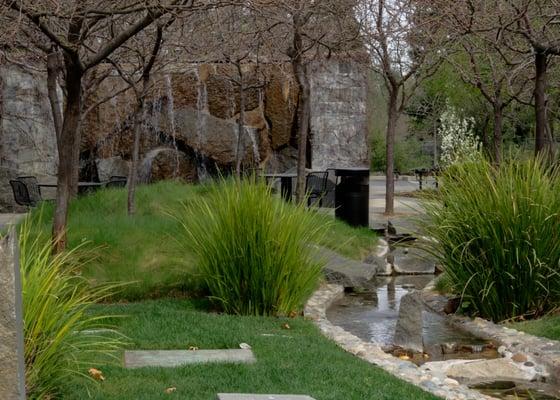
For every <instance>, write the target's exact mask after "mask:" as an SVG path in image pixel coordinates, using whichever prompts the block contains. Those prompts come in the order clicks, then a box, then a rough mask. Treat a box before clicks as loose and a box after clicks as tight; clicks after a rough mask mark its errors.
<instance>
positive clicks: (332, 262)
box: [315, 247, 377, 288]
mask: <svg viewBox="0 0 560 400" xmlns="http://www.w3.org/2000/svg"><path fill="white" fill-rule="evenodd" d="M315 257H316V258H317V259H318V260H321V261H323V262H325V267H324V270H323V271H324V273H325V277H326V279H327V282H329V283H336V284H339V285H342V286H344V287H345V288H367V287H369V286H371V285H370V281H371V280H372V279H373V278H374V277H375V274H376V272H377V266H376V265H375V264H366V263H363V262H360V261H355V260H351V259H348V258H345V257H342V256H341V255H339V254H338V253H336V252H334V251H332V250H329V249H326V248H324V247H317V251H316V252H315Z"/></svg>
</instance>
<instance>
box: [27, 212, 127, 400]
mask: <svg viewBox="0 0 560 400" xmlns="http://www.w3.org/2000/svg"><path fill="white" fill-rule="evenodd" d="M31 231H32V226H31V223H30V221H29V220H26V221H25V222H23V224H22V225H21V227H20V230H19V243H20V253H21V255H20V266H21V275H22V287H23V310H24V325H25V326H24V332H25V364H26V371H25V372H26V373H25V375H26V376H25V379H26V386H27V392H28V393H27V395H28V397H29V398H31V399H45V398H51V397H50V396H52V397H56V396H57V395H58V394H59V392H60V390H61V388H62V387H63V386H64V385H65V384H66V383H67V381H68V379H69V378H72V377H76V376H83V375H85V374H86V373H87V369H88V368H91V367H92V365H91V364H90V362H91V360H92V359H93V358H97V357H99V356H100V355H111V354H112V353H113V352H114V351H115V350H116V349H117V348H119V347H120V346H121V345H122V344H123V342H122V337H120V336H119V335H117V334H116V332H114V331H111V330H110V329H109V330H107V328H108V326H107V325H106V323H105V322H106V320H107V318H108V317H107V316H105V315H96V316H93V315H90V314H88V310H89V309H90V307H91V305H92V304H94V303H96V302H99V301H101V300H103V299H104V298H105V297H106V296H107V295H108V294H109V293H110V291H111V290H113V289H114V287H109V286H105V287H100V288H95V290H89V289H88V286H87V285H86V284H85V281H84V280H83V279H82V278H80V277H79V276H78V275H76V272H77V268H78V267H79V265H78V264H77V261H76V260H77V250H73V251H70V252H67V253H61V254H57V255H52V254H51V253H52V246H51V243H50V240H49V239H48V237H44V236H41V235H32V234H31ZM96 329H105V331H104V332H105V333H95V332H93V333H92V332H89V333H86V332H85V331H88V330H90V331H91V330H96Z"/></svg>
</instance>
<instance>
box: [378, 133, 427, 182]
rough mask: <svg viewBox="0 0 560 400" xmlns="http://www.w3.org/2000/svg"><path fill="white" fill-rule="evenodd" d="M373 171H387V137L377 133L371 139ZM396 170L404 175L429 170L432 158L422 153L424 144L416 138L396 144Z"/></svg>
mask: <svg viewBox="0 0 560 400" xmlns="http://www.w3.org/2000/svg"><path fill="white" fill-rule="evenodd" d="M370 143H371V149H370V150H371V169H372V171H385V168H386V165H387V163H386V160H387V157H386V150H385V143H386V141H385V137H384V136H383V135H382V134H380V133H375V134H373V135H372V137H371V142H370ZM394 157H395V169H396V170H397V171H399V172H400V173H402V174H406V173H409V172H411V171H414V170H415V169H416V168H429V167H431V166H432V158H431V157H430V156H429V155H427V154H424V153H423V152H422V142H420V141H419V140H417V139H415V138H408V139H404V140H400V141H396V142H395V152H394Z"/></svg>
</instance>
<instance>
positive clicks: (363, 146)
mask: <svg viewBox="0 0 560 400" xmlns="http://www.w3.org/2000/svg"><path fill="white" fill-rule="evenodd" d="M310 84H311V122H310V126H311V154H312V156H311V158H312V162H311V166H312V168H313V169H327V168H332V167H369V151H368V148H369V145H368V132H367V110H366V108H367V107H366V105H367V92H368V88H367V77H366V74H365V71H363V70H361V69H360V68H359V66H358V65H356V64H353V63H350V62H348V61H341V60H332V61H328V62H327V61H322V62H318V63H316V64H314V65H312V66H311V73H310Z"/></svg>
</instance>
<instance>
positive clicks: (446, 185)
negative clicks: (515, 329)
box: [425, 159, 560, 321]
mask: <svg viewBox="0 0 560 400" xmlns="http://www.w3.org/2000/svg"><path fill="white" fill-rule="evenodd" d="M441 182H442V185H441V193H440V197H438V199H434V200H432V201H426V202H425V207H426V210H427V213H428V216H429V219H430V223H429V226H428V228H427V230H428V234H430V235H431V236H432V237H433V238H435V239H436V240H437V242H433V244H432V245H431V249H430V250H431V251H432V252H433V253H434V254H435V255H436V256H437V257H438V258H439V260H440V262H441V264H442V265H443V266H444V268H445V272H446V274H447V283H448V284H449V285H450V287H451V289H452V290H453V291H454V292H455V293H457V294H460V295H461V296H462V308H463V310H465V311H467V312H471V313H473V314H477V315H480V316H482V317H487V318H491V319H493V320H495V321H499V320H503V319H507V318H513V317H517V316H522V315H525V316H527V315H530V316H535V317H537V316H540V315H543V314H544V313H546V312H547V311H549V310H551V309H553V308H555V307H558V306H559V305H560V268H559V265H560V264H559V263H560V228H559V227H560V191H559V189H560V176H559V175H558V172H554V171H550V170H548V169H547V168H545V167H544V166H543V163H542V162H541V161H539V160H529V161H522V162H515V161H506V162H504V163H503V165H502V166H500V167H498V168H495V167H493V166H492V165H491V164H490V163H489V162H488V161H486V160H482V159H480V160H477V161H472V162H468V163H463V164H458V165H454V166H453V167H452V168H450V169H448V170H447V171H446V172H445V173H444V174H443V176H442V180H441Z"/></svg>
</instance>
